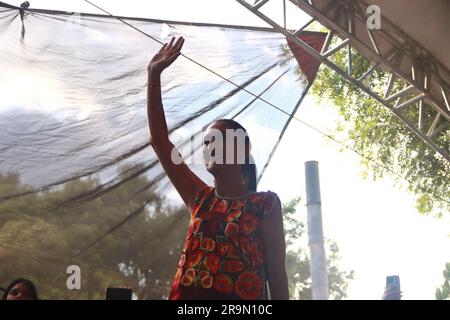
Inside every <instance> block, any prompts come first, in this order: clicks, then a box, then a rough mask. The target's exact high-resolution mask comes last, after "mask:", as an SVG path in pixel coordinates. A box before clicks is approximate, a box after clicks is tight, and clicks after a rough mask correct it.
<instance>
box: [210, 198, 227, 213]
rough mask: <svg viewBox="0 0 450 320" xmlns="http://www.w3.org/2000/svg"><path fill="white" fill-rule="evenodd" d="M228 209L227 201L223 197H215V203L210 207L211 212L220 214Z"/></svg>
mask: <svg viewBox="0 0 450 320" xmlns="http://www.w3.org/2000/svg"><path fill="white" fill-rule="evenodd" d="M227 210H228V201H227V200H223V199H217V201H216V203H215V204H214V206H213V208H212V210H211V211H212V212H213V213H214V214H220V215H223V214H225V213H226V212H227Z"/></svg>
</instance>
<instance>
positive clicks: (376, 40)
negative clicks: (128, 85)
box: [236, 0, 450, 162]
mask: <svg viewBox="0 0 450 320" xmlns="http://www.w3.org/2000/svg"><path fill="white" fill-rule="evenodd" d="M236 1H237V2H238V3H240V4H241V5H242V6H244V7H245V8H247V9H248V10H250V11H251V12H252V13H254V14H255V15H256V16H258V17H259V18H261V19H262V20H263V21H265V22H266V23H268V24H269V25H270V26H272V28H273V29H274V30H276V31H278V32H279V33H281V34H283V35H285V36H286V37H287V38H289V39H290V40H291V41H293V42H294V43H296V44H297V45H298V46H300V47H301V48H303V49H304V50H305V51H306V52H308V53H309V54H311V55H312V56H313V57H314V58H316V59H318V60H319V61H320V62H321V63H323V64H325V65H327V66H328V67H329V68H331V69H333V70H334V71H335V72H336V73H338V74H339V75H340V76H341V77H342V78H343V79H345V80H347V81H348V82H350V83H351V84H353V85H355V86H357V87H358V88H360V89H361V90H362V91H364V92H365V93H366V94H367V95H368V96H369V97H370V98H372V99H374V100H376V101H377V102H379V103H381V104H383V105H384V106H385V107H387V108H388V109H389V110H390V111H391V112H392V113H393V114H394V115H395V116H396V117H397V118H399V119H400V120H401V121H402V122H403V123H404V124H405V126H406V127H408V129H410V130H411V131H412V132H414V133H415V134H416V135H417V136H418V137H420V138H421V139H422V140H423V141H424V142H425V143H426V144H427V145H429V146H430V147H431V148H432V149H434V150H435V151H436V152H437V153H439V154H440V155H441V156H442V157H444V158H445V159H446V160H447V161H449V162H450V149H449V143H450V142H449V137H450V135H449V134H448V128H449V127H450V105H449V100H450V98H449V96H448V95H449V92H450V84H449V83H448V80H447V79H449V78H450V72H449V71H448V70H447V69H446V68H445V67H444V66H443V65H442V64H440V63H439V62H438V61H437V60H436V59H435V58H434V57H433V56H432V55H431V54H430V53H429V52H428V51H427V50H425V49H424V48H423V47H421V46H420V45H419V44H418V43H417V42H416V41H414V40H413V39H411V38H409V37H408V36H407V35H406V34H405V33H403V32H402V31H401V30H399V29H398V28H397V27H396V26H395V25H393V24H392V23H391V22H389V21H388V20H387V19H385V18H384V17H383V18H382V21H383V28H381V29H380V30H371V29H368V28H367V27H366V18H367V17H366V13H365V10H363V9H364V8H365V6H366V4H365V3H364V2H363V1H355V0H342V1H334V0H331V1H325V0H320V1H319V0H314V1H313V0H290V2H291V3H292V4H293V5H294V6H295V7H297V9H300V10H302V11H303V12H306V13H307V14H309V15H310V16H311V17H312V20H309V21H308V22H307V23H306V25H305V26H302V27H301V28H299V29H298V30H290V29H287V28H286V27H283V26H281V25H280V24H279V23H277V22H275V20H274V19H272V18H271V17H269V16H268V15H267V14H265V13H263V12H262V11H261V8H262V7H263V6H264V5H267V3H268V2H270V1H268V0H267V1H266V0H262V1H253V0H252V1H250V0H236ZM288 9H289V8H287V10H288ZM291 9H292V6H291ZM289 10H290V9H289ZM314 21H317V22H319V23H320V24H322V25H323V26H325V27H326V28H328V29H329V37H328V38H327V41H326V43H325V45H324V47H323V49H322V52H318V51H316V50H315V49H314V48H312V47H311V46H309V45H308V44H306V43H305V42H304V41H302V40H301V39H299V38H298V37H297V34H298V32H299V31H301V30H304V29H305V28H306V27H307V26H308V25H311V23H312V22H314ZM332 40H333V41H335V42H336V44H335V46H334V47H333V48H329V46H330V44H331V43H332ZM340 50H347V56H348V58H347V62H346V65H338V64H337V63H335V62H334V61H333V59H332V56H333V54H335V53H336V52H338V51H340ZM353 50H354V51H355V52H357V53H358V54H360V55H362V56H363V57H364V58H366V59H368V60H369V61H370V63H371V65H370V67H369V68H368V69H367V71H366V72H365V73H364V74H363V75H356V74H354V72H353V66H352V60H353V59H352V52H353ZM375 70H382V72H384V73H385V74H386V75H387V76H388V78H389V82H388V83H387V84H386V87H385V90H384V95H383V93H380V92H377V91H376V90H374V88H372V87H371V86H370V85H368V84H367V83H366V80H367V79H368V78H370V76H371V75H372V74H373V73H374V72H375ZM394 82H396V83H397V85H396V86H394V85H393V84H394ZM416 109H418V110H419V111H418V112H417V111H416ZM425 110H427V112H428V114H429V116H431V117H432V119H433V120H432V121H428V122H429V123H427V124H425V123H424V121H423V119H424V117H423V115H424V112H425Z"/></svg>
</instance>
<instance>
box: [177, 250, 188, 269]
mask: <svg viewBox="0 0 450 320" xmlns="http://www.w3.org/2000/svg"><path fill="white" fill-rule="evenodd" d="M185 262H186V255H185V254H184V253H183V254H181V257H180V262H178V267H180V268H181V267H182V266H184V263H185Z"/></svg>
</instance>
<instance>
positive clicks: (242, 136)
mask: <svg viewBox="0 0 450 320" xmlns="http://www.w3.org/2000/svg"><path fill="white" fill-rule="evenodd" d="M203 156H204V161H205V165H206V169H207V170H208V171H209V172H210V173H211V174H212V175H213V176H214V177H215V178H216V179H217V178H218V177H220V176H223V175H236V178H237V179H242V180H241V181H242V182H243V183H245V185H246V186H247V189H248V190H249V191H256V184H257V181H256V165H255V163H254V160H253V157H252V156H251V143H250V138H249V137H248V134H247V130H246V129H245V128H244V127H243V126H242V125H240V124H239V123H238V122H236V121H234V120H231V119H220V120H217V121H215V122H214V123H212V124H211V125H210V126H209V127H208V130H207V132H206V134H205V137H204V142H203Z"/></svg>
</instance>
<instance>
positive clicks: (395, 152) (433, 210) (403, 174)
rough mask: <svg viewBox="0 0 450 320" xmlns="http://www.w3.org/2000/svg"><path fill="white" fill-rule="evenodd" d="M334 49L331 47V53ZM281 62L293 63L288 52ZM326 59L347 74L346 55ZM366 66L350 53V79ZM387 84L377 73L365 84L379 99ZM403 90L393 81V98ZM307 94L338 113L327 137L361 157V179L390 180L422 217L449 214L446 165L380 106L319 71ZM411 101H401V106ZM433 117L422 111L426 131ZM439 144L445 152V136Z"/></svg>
mask: <svg viewBox="0 0 450 320" xmlns="http://www.w3.org/2000/svg"><path fill="white" fill-rule="evenodd" d="M336 43H337V42H336V41H335V42H332V44H331V46H330V47H333V46H334V45H336ZM281 57H282V58H283V62H284V63H287V61H290V60H292V59H293V55H292V52H291V51H290V50H289V48H288V47H287V46H285V47H284V48H283V54H282V56H281ZM330 59H331V61H333V62H334V63H335V64H336V65H338V66H340V67H341V68H343V69H344V70H346V66H347V51H346V50H345V49H342V50H340V51H337V52H336V53H334V54H333V55H332V56H331V58H330ZM370 65H371V64H370V61H368V60H367V59H365V58H364V57H362V56H361V55H360V54H359V53H358V52H356V51H355V50H353V49H352V68H353V70H352V74H353V76H357V77H358V76H361V75H363V74H364V73H365V72H366V71H367V70H368V69H369V67H370ZM297 73H298V75H299V81H304V77H302V76H301V75H302V72H301V70H300V68H298V67H297ZM387 82H388V74H387V73H386V72H384V71H383V70H382V69H381V68H375V70H374V72H373V73H372V75H371V76H369V77H367V78H366V79H365V82H364V84H365V85H366V86H368V87H370V88H372V90H374V91H375V92H378V93H380V94H382V93H383V92H384V88H385V87H386V84H387ZM403 85H404V83H403V82H402V81H400V80H398V81H395V82H394V85H393V88H394V92H395V91H396V90H399V89H402V88H403ZM311 92H312V94H313V96H314V97H315V98H316V100H317V102H318V103H322V104H326V105H329V106H330V108H336V109H337V111H338V114H339V115H340V117H339V120H338V121H337V123H336V125H335V126H334V128H331V133H330V136H332V137H334V138H336V139H338V140H341V141H343V142H344V143H345V144H346V145H347V146H348V147H349V148H351V149H353V150H354V151H356V152H357V153H359V154H360V155H363V156H361V158H360V159H361V164H362V168H363V175H364V176H365V177H369V176H370V177H372V178H373V179H374V180H376V179H380V178H382V177H384V176H391V177H393V178H394V181H395V182H396V184H397V185H399V186H401V187H404V188H406V189H407V190H408V191H410V192H411V193H412V194H413V195H414V196H415V199H416V208H417V209H418V211H419V212H420V213H422V214H433V215H435V216H441V215H442V214H443V213H444V212H445V213H448V212H449V211H450V201H449V200H448V199H450V188H449V181H450V179H449V178H450V175H449V172H450V164H449V163H448V161H447V160H446V159H444V158H443V157H442V156H440V155H439V154H437V153H436V152H435V151H434V150H433V149H431V148H430V147H428V146H427V145H426V144H425V143H424V142H423V141H422V140H421V139H420V138H419V137H418V136H417V135H415V134H414V133H413V132H412V131H411V130H409V129H408V128H407V127H406V125H405V124H404V123H403V122H402V121H401V120H399V119H398V118H397V117H396V116H395V115H394V114H393V113H392V112H390V111H389V110H388V109H387V108H386V107H385V106H383V105H381V104H380V103H378V102H376V101H375V100H374V99H372V98H370V97H368V96H367V95H366V94H365V93H364V92H363V91H362V90H361V89H359V88H358V87H356V86H355V85H352V84H350V83H349V82H347V81H346V80H344V79H343V78H342V77H341V76H340V75H339V74H337V73H336V72H335V71H333V70H331V69H330V68H328V67H326V66H324V65H322V66H321V68H320V70H319V72H318V74H317V77H316V79H315V81H314V83H313V85H312V87H311ZM411 94H412V93H411ZM411 97H412V96H411V95H406V96H405V97H404V98H403V101H407V100H409V99H410V98H411ZM418 112H419V109H418V107H417V108H416V109H409V110H406V111H404V114H403V116H404V117H406V118H408V119H411V120H412V121H413V119H416V118H417V115H418ZM434 116H435V112H434V111H432V109H431V108H427V107H425V108H424V115H423V123H424V127H425V128H428V127H429V126H430V125H431V123H432V121H433V119H434ZM441 118H442V117H441ZM442 121H444V120H442ZM444 130H445V129H444ZM447 130H448V128H447ZM447 133H448V131H447ZM439 139H440V140H438V141H436V142H437V144H438V145H440V146H441V147H442V148H443V149H444V150H449V149H450V135H448V134H447V135H445V134H443V135H441V136H440V138H439ZM342 150H344V148H342V149H341V151H342Z"/></svg>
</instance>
